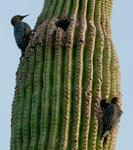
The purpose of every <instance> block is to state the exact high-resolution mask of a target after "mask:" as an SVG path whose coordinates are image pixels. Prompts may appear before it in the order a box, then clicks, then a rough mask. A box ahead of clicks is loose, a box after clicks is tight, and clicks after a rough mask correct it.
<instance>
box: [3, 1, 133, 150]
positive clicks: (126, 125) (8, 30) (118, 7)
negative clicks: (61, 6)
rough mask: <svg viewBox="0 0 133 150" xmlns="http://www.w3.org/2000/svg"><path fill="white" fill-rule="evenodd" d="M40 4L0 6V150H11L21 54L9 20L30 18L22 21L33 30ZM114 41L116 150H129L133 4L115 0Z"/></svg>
mask: <svg viewBox="0 0 133 150" xmlns="http://www.w3.org/2000/svg"><path fill="white" fill-rule="evenodd" d="M42 5H43V1H42V0H38V1H35V0H23V1H22V0H21V1H18V0H12V1H11V0H10V1H9V0H3V1H1V4H0V44H1V46H0V47H1V51H0V52H1V53H0V70H1V71H0V96H1V98H0V149H2V150H9V149H10V148H9V147H10V134H11V132H10V118H11V105H12V101H13V95H14V87H15V76H16V74H15V73H16V71H17V67H18V63H19V57H20V51H19V50H18V48H17V46H16V43H15V40H14V37H13V27H12V26H11V24H10V19H11V17H12V16H14V15H16V14H22V15H26V14H30V16H29V17H27V18H26V19H25V22H27V23H29V24H30V26H31V27H32V28H33V27H34V25H35V22H36V18H37V17H38V15H39V14H40V12H41V10H42ZM112 32H113V41H114V43H115V46H116V48H117V52H118V56H119V61H120V67H121V77H122V80H121V81H122V82H121V83H122V94H123V97H122V99H123V101H122V110H123V112H124V113H123V115H122V118H121V126H120V130H119V134H118V139H117V144H116V150H132V149H133V148H132V144H133V98H132V94H133V51H132V50H131V48H132V47H133V46H132V45H133V1H132V0H121V1H119V0H114V5H113V15H112Z"/></svg>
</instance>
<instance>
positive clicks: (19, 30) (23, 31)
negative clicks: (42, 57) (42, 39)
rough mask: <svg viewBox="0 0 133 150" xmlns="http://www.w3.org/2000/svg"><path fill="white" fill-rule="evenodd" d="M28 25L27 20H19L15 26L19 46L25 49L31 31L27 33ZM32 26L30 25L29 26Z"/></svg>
mask: <svg viewBox="0 0 133 150" xmlns="http://www.w3.org/2000/svg"><path fill="white" fill-rule="evenodd" d="M27 26H28V27H29V25H28V24H27V23H25V22H19V23H18V24H17V25H16V26H15V27H14V36H15V40H16V43H17V45H18V47H19V48H20V49H21V50H25V48H26V47H27V45H28V42H29V33H28V34H27ZM29 28H30V27H29Z"/></svg>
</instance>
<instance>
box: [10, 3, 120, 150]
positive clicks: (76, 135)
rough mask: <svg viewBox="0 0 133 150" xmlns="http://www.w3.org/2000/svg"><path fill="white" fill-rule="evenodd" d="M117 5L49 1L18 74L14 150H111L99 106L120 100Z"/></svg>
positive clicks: (112, 142) (112, 140) (111, 138)
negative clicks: (115, 33) (115, 38)
mask: <svg viewBox="0 0 133 150" xmlns="http://www.w3.org/2000/svg"><path fill="white" fill-rule="evenodd" d="M111 11H112V0H75V1H73V0H54V1H52V0H46V1H45V4H44V8H43V10H42V13H41V14H40V16H39V17H38V20H37V23H36V26H35V30H34V33H33V34H32V35H31V38H30V42H29V45H28V47H27V48H26V52H25V55H24V57H23V58H22V59H21V61H20V64H19V67H18V71H17V74H16V88H15V95H14V101H13V104H12V125H11V146H10V147H11V150H28V149H31V150H112V149H115V143H116V138H117V133H118V129H119V124H118V125H117V126H116V128H115V129H114V130H112V131H111V133H110V134H109V136H107V138H106V139H104V138H102V139H101V133H102V129H103V124H102V122H101V121H100V119H99V118H100V112H101V108H100V101H101V99H102V98H106V99H107V101H108V103H109V102H110V100H111V99H112V97H114V96H115V97H118V102H117V103H118V105H119V106H121V87H120V67H119V62H118V56H117V52H116V49H115V46H114V43H113V40H112V33H111V24H110V20H111Z"/></svg>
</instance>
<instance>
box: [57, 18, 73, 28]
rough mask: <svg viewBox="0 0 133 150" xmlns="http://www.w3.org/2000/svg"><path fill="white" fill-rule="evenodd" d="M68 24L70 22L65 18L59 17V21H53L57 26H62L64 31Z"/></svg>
mask: <svg viewBox="0 0 133 150" xmlns="http://www.w3.org/2000/svg"><path fill="white" fill-rule="evenodd" d="M69 24H70V22H69V21H68V19H65V20H63V19H60V20H59V21H57V22H56V23H55V25H56V26H57V27H60V28H62V29H63V30H64V31H66V30H67V28H68V26H69Z"/></svg>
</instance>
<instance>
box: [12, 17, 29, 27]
mask: <svg viewBox="0 0 133 150" xmlns="http://www.w3.org/2000/svg"><path fill="white" fill-rule="evenodd" d="M27 16H29V15H24V16H20V15H16V16H14V17H12V19H11V24H12V25H13V26H15V25H16V24H18V23H19V22H21V21H22V20H23V19H24V18H25V17H27Z"/></svg>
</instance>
